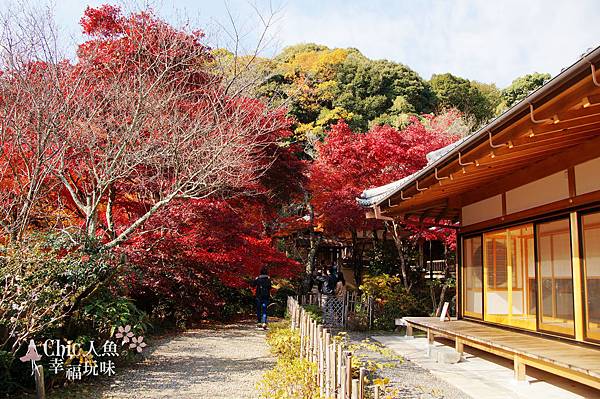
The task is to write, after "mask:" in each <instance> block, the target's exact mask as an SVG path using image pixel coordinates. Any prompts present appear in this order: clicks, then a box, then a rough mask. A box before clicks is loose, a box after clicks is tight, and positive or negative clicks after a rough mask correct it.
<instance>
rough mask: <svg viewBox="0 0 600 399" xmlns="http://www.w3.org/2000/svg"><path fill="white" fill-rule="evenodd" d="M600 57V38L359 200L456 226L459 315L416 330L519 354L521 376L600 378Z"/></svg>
mask: <svg viewBox="0 0 600 399" xmlns="http://www.w3.org/2000/svg"><path fill="white" fill-rule="evenodd" d="M597 67H598V68H600V47H599V48H596V49H594V50H591V51H589V52H588V53H587V54H585V55H584V56H583V57H582V58H581V59H580V60H578V61H577V62H576V63H574V64H573V65H571V66H570V67H569V68H566V69H564V70H563V71H562V72H561V73H560V74H559V75H557V76H556V77H555V78H553V79H552V80H550V81H549V82H548V83H546V84H545V85H544V86H542V87H541V88H539V89H538V90H536V91H535V92H533V93H531V94H529V95H528V96H527V97H526V98H525V99H524V100H522V101H521V102H519V103H518V104H516V105H515V106H513V107H512V108H510V109H509V110H507V111H506V112H504V113H503V114H502V115H500V116H499V117H497V118H496V119H494V120H493V121H491V122H490V123H489V124H487V125H486V126H484V127H482V128H481V129H479V130H478V131H476V132H474V133H473V134H471V135H469V136H468V137H466V138H464V139H462V140H460V141H459V142H457V143H454V144H452V145H450V146H448V147H446V148H445V149H443V150H440V151H438V152H437V153H438V154H437V156H436V158H435V159H433V160H430V163H429V164H428V165H427V166H426V167H425V168H424V169H422V170H421V171H419V172H417V173H415V174H413V175H411V176H408V177H407V178H405V179H402V180H400V181H397V182H394V183H392V184H388V185H387V186H383V187H379V188H376V189H371V190H366V191H365V192H364V193H363V195H362V196H361V198H359V203H361V204H362V205H363V206H365V207H366V208H367V210H368V212H367V217H373V218H381V219H387V218H396V219H403V220H414V221H420V222H421V223H429V224H431V225H447V226H452V227H455V228H456V229H457V231H458V243H457V252H458V253H457V259H458V260H459V261H458V262H457V263H458V265H457V276H458V280H457V281H458V283H457V301H458V302H457V315H456V316H457V320H453V321H449V322H442V321H439V320H438V319H433V318H410V317H409V318H406V322H407V323H408V325H409V327H410V328H411V329H412V328H418V329H421V330H425V331H427V333H428V335H429V336H430V339H432V340H433V338H434V337H435V336H437V335H440V336H444V337H447V338H451V339H454V340H455V342H456V349H457V350H459V351H462V350H463V347H464V345H470V346H473V347H475V348H478V349H482V350H484V351H487V352H491V353H494V354H497V355H500V356H504V357H507V358H510V359H512V360H513V361H514V367H515V376H516V378H518V379H524V378H525V374H526V372H527V369H526V367H534V368H538V369H542V370H545V371H548V372H551V373H553V374H558V375H561V376H563V377H566V378H569V379H572V380H575V381H578V382H580V383H583V384H586V385H589V386H592V387H594V388H596V389H600V71H598V72H597V71H596V68H597ZM599 397H600V392H599Z"/></svg>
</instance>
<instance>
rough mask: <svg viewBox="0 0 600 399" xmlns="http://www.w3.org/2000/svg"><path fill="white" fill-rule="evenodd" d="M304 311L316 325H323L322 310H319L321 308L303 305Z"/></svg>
mask: <svg viewBox="0 0 600 399" xmlns="http://www.w3.org/2000/svg"><path fill="white" fill-rule="evenodd" d="M304 310H305V311H306V312H307V313H308V314H309V315H310V316H311V317H312V318H313V320H315V321H316V322H317V323H323V309H321V307H320V306H319V305H304Z"/></svg>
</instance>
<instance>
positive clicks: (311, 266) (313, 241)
mask: <svg viewBox="0 0 600 399" xmlns="http://www.w3.org/2000/svg"><path fill="white" fill-rule="evenodd" d="M304 201H305V202H306V209H307V210H308V217H309V222H310V227H309V228H310V231H309V233H308V234H309V238H308V239H309V245H310V248H309V250H308V256H307V259H306V274H307V275H309V276H310V275H312V274H313V273H314V272H315V263H316V260H317V252H318V250H319V245H320V244H321V236H320V235H318V234H317V233H316V232H315V210H314V208H313V206H312V204H311V203H310V198H309V197H308V193H305V194H304Z"/></svg>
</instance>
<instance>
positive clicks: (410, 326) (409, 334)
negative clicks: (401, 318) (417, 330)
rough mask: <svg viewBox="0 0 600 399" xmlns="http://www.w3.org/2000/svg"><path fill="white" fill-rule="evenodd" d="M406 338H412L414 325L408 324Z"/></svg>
mask: <svg viewBox="0 0 600 399" xmlns="http://www.w3.org/2000/svg"><path fill="white" fill-rule="evenodd" d="M406 336H407V337H412V336H413V327H412V325H410V324H408V323H406Z"/></svg>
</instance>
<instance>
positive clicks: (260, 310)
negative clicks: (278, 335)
mask: <svg viewBox="0 0 600 399" xmlns="http://www.w3.org/2000/svg"><path fill="white" fill-rule="evenodd" d="M268 305H269V298H256V322H257V323H266V322H267V306H268Z"/></svg>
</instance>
